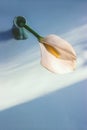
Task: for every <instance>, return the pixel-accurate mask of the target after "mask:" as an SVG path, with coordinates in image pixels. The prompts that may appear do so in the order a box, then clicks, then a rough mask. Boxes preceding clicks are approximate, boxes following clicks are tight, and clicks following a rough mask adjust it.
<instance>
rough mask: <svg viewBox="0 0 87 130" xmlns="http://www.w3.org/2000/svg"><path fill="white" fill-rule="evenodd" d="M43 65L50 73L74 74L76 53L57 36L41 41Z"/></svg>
mask: <svg viewBox="0 0 87 130" xmlns="http://www.w3.org/2000/svg"><path fill="white" fill-rule="evenodd" d="M40 47H41V64H42V65H43V66H44V67H45V68H47V69H48V70H49V71H51V72H54V73H59V74H64V73H68V72H72V71H73V70H74V69H75V67H76V53H75V51H74V49H73V47H72V46H71V45H70V44H69V43H68V42H67V41H65V40H63V39H62V38H60V37H58V36H56V35H53V34H51V35H49V36H47V37H45V38H43V39H41V40H40Z"/></svg>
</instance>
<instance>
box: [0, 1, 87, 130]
mask: <svg viewBox="0 0 87 130" xmlns="http://www.w3.org/2000/svg"><path fill="white" fill-rule="evenodd" d="M15 16H24V17H25V18H26V19H27V23H28V24H29V25H30V26H31V27H32V28H33V29H35V30H36V31H37V32H38V33H39V34H40V35H42V36H44V37H45V36H47V35H49V34H56V35H58V36H60V37H62V38H64V39H65V40H67V41H68V42H70V43H71V44H72V46H73V47H74V49H75V50H76V53H77V68H76V71H74V72H73V73H70V74H66V75H57V74H56V75H55V74H53V73H51V72H49V71H47V70H46V69H45V68H43V67H42V66H41V65H40V58H41V57H40V47H39V44H38V41H37V39H36V38H35V37H34V36H33V35H32V34H30V33H29V38H28V39H27V40H20V41H19V40H15V39H14V38H13V35H12V32H11V31H12V30H11V29H12V25H13V19H14V17H15ZM58 129H59V130H87V0H73V1H72V0H36V1H35V0H15V1H14V0H1V1H0V130H58Z"/></svg>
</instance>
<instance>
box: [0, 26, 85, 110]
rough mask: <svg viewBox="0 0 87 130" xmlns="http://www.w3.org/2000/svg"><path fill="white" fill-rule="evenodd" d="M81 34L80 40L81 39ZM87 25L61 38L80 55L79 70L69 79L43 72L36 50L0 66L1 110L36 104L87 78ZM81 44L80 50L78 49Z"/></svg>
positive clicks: (67, 76)
mask: <svg viewBox="0 0 87 130" xmlns="http://www.w3.org/2000/svg"><path fill="white" fill-rule="evenodd" d="M79 34H80V36H79ZM86 34H87V25H83V26H80V27H79V28H76V29H73V30H71V31H70V32H67V33H66V34H63V35H61V36H62V37H63V38H64V39H67V40H68V41H70V42H71V44H73V46H74V48H75V50H76V52H77V57H78V60H77V69H76V71H75V72H73V73H69V74H66V75H58V74H53V73H51V72H49V71H47V70H45V68H43V67H42V66H41V65H40V64H39V62H40V52H39V51H40V50H39V48H36V47H34V48H33V49H32V51H31V55H29V53H28V51H27V52H25V53H23V54H22V58H23V59H22V60H20V59H21V58H20V57H21V56H19V57H18V56H17V57H15V58H14V59H13V60H12V61H11V62H10V63H8V64H1V63H0V110H4V109H7V108H10V107H12V106H15V105H18V104H21V103H24V102H27V101H30V100H33V99H35V98H37V97H40V96H43V95H45V94H48V93H50V92H53V91H56V90H58V89H61V88H64V87H67V86H68V85H71V84H74V83H76V82H79V81H81V80H84V79H86V78H87V65H86V66H85V67H83V64H84V62H85V58H86V54H87V50H86V49H85V50H84V49H83V48H85V46H86V44H83V43H84V42H85V41H87V37H86ZM79 44H80V46H79Z"/></svg>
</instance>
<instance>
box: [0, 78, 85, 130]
mask: <svg viewBox="0 0 87 130" xmlns="http://www.w3.org/2000/svg"><path fill="white" fill-rule="evenodd" d="M86 84H87V80H84V81H81V82H79V83H76V84H73V85H72V86H69V87H67V88H64V89H61V90H59V91H56V92H53V93H51V94H48V95H46V96H43V97H41V98H38V99H36V100H34V101H31V102H29V103H25V104H22V105H18V106H16V107H13V108H10V109H8V110H5V111H2V112H0V128H1V129H2V130H24V129H26V130H29V129H30V130H37V129H38V130H58V129H60V130H87V102H86V100H85V99H87V94H86V92H87V87H86Z"/></svg>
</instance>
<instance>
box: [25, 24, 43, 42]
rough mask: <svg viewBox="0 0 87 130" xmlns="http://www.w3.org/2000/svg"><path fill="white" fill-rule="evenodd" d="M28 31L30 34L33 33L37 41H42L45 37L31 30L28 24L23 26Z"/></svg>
mask: <svg viewBox="0 0 87 130" xmlns="http://www.w3.org/2000/svg"><path fill="white" fill-rule="evenodd" d="M23 27H24V28H25V29H26V30H28V31H29V32H31V33H32V34H33V35H34V36H35V37H36V38H37V39H38V41H40V39H42V38H43V37H42V36H40V35H39V34H38V33H37V32H35V31H34V30H33V29H32V28H30V27H29V26H27V25H26V24H25V25H24V26H23Z"/></svg>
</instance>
